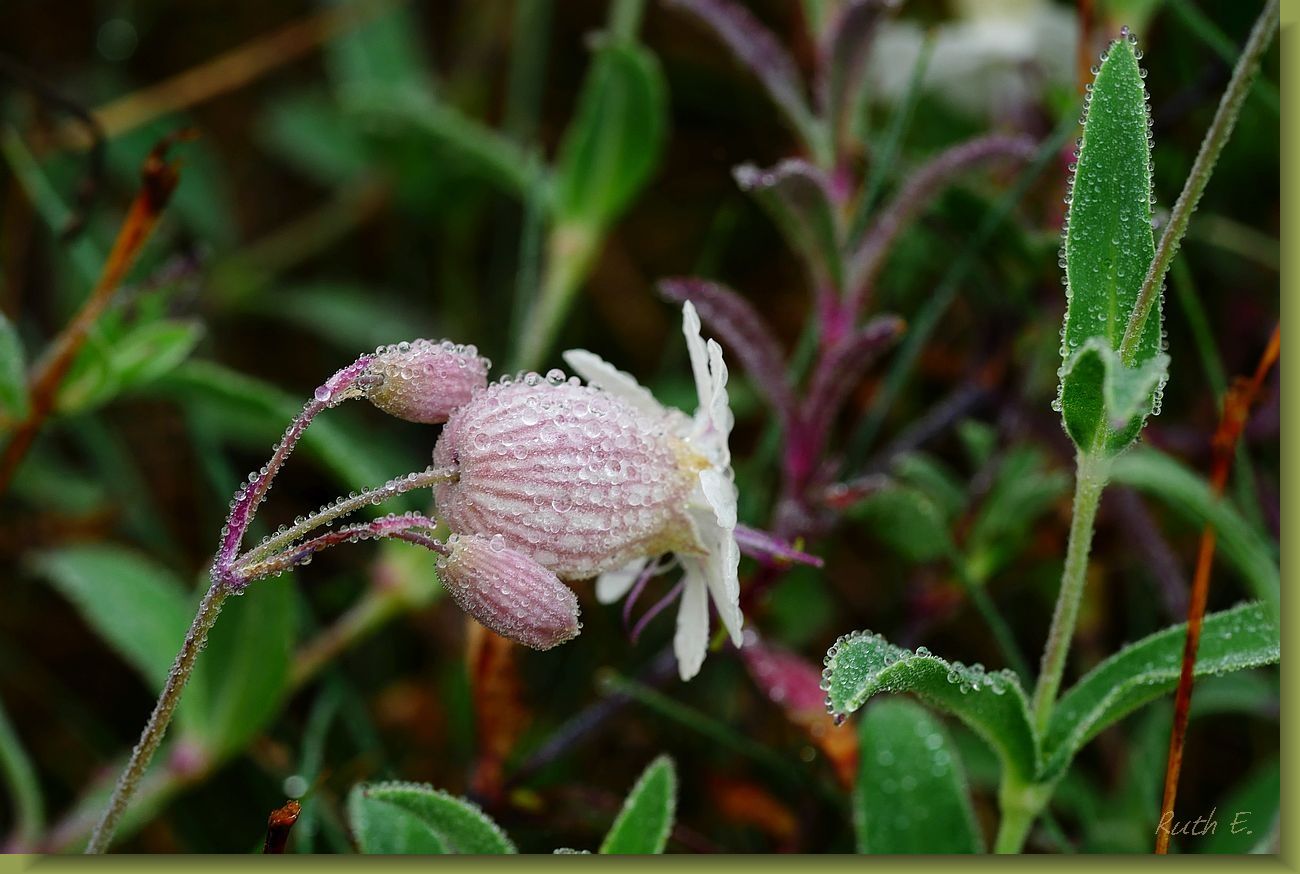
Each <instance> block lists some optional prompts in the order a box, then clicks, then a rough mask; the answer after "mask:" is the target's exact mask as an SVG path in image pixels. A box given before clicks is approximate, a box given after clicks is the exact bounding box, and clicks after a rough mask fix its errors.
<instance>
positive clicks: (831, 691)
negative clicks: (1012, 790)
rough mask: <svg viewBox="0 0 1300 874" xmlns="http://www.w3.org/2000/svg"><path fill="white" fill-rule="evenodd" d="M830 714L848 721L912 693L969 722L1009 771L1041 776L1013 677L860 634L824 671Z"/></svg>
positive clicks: (837, 650)
mask: <svg viewBox="0 0 1300 874" xmlns="http://www.w3.org/2000/svg"><path fill="white" fill-rule="evenodd" d="M822 688H823V689H825V690H826V703H827V707H828V708H829V709H830V711H831V712H832V713H833V714H836V715H838V716H846V715H848V714H850V713H852V712H854V711H855V710H857V709H858V708H860V707H862V705H864V704H866V703H867V700H868V699H869V698H871V696H873V695H875V694H877V693H880V692H895V693H902V692H911V693H912V694H914V695H916V696H917V697H918V698H920V699H921V700H922V701H924V702H925V703H927V704H929V705H930V706H932V707H934V708H936V709H938V710H942V711H945V712H947V713H951V714H952V715H954V716H956V717H957V718H958V719H960V720H961V721H962V722H964V723H966V725H967V726H969V727H970V729H971V730H972V731H974V732H975V733H976V734H978V735H979V736H980V737H981V738H983V739H984V741H985V742H986V743H987V744H989V746H991V747H992V748H993V750H994V751H995V752H996V753H997V754H998V758H999V759H1000V760H1001V762H1002V767H1003V769H1004V770H1005V771H1007V772H1009V773H1010V774H1011V775H1012V776H1014V777H1016V778H1018V779H1020V780H1025V781H1027V780H1031V779H1032V778H1033V776H1034V774H1035V772H1036V771H1037V765H1038V742H1037V739H1036V737H1035V735H1034V731H1033V728H1032V727H1031V723H1030V721H1029V709H1028V704H1027V702H1026V699H1025V693H1024V690H1022V689H1021V688H1020V681H1019V680H1018V679H1017V678H1016V675H1015V674H1014V673H1013V672H1011V671H995V672H992V673H989V672H986V671H985V670H984V667H983V666H982V665H979V664H975V665H971V666H969V667H968V666H966V665H963V664H961V663H960V662H950V661H947V660H946V659H942V658H939V657H938V656H936V655H933V654H931V653H930V651H929V650H927V649H925V648H924V647H920V648H918V649H917V650H916V651H915V652H913V651H912V650H910V649H904V648H903V647H900V646H895V645H894V644H892V643H889V642H888V641H887V640H885V639H884V638H883V637H881V636H880V635H879V634H874V633H872V632H870V631H860V632H857V633H854V634H850V635H846V636H845V637H842V638H840V639H839V640H838V641H836V643H835V645H834V646H832V647H831V648H830V650H829V651H828V652H827V653H826V669H825V670H824V671H823V672H822Z"/></svg>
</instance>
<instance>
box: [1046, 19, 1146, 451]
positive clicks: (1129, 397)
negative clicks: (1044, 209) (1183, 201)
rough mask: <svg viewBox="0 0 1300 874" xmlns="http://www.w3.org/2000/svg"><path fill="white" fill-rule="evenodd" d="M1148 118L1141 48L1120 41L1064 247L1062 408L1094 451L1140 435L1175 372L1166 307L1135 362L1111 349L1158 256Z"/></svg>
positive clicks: (1083, 150) (1087, 133) (1107, 70)
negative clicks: (1165, 330) (1165, 365)
mask: <svg viewBox="0 0 1300 874" xmlns="http://www.w3.org/2000/svg"><path fill="white" fill-rule="evenodd" d="M1148 119H1149V114H1148V112H1147V104H1146V97H1145V93H1144V90H1143V85H1142V75H1141V70H1140V69H1139V68H1138V61H1137V57H1136V54H1135V49H1134V46H1133V44H1132V43H1131V42H1130V41H1129V40H1128V39H1120V40H1117V41H1115V42H1114V43H1112V44H1111V45H1110V47H1109V48H1108V49H1107V52H1106V54H1105V55H1104V60H1103V61H1102V64H1101V67H1100V70H1099V72H1098V73H1097V77H1096V81H1095V82H1094V83H1093V87H1092V91H1091V97H1090V103H1089V106H1088V109H1087V120H1086V122H1085V124H1084V127H1083V138H1082V140H1081V145H1080V148H1079V158H1078V165H1077V170H1076V172H1075V176H1074V179H1073V182H1072V184H1071V193H1070V209H1069V215H1068V223H1067V228H1066V233H1065V242H1064V246H1063V255H1064V262H1065V263H1064V267H1065V276H1066V283H1067V288H1066V297H1067V300H1068V303H1067V306H1066V313H1065V330H1064V333H1063V338H1062V345H1061V354H1062V358H1063V364H1062V368H1061V389H1060V397H1059V399H1058V406H1059V408H1060V411H1061V414H1062V419H1063V421H1064V423H1065V428H1066V431H1067V433H1069V435H1070V438H1071V439H1072V440H1074V442H1075V444H1076V445H1078V446H1079V447H1080V448H1081V449H1083V450H1084V451H1085V452H1092V451H1100V452H1103V453H1107V454H1110V453H1114V452H1117V451H1119V450H1121V449H1123V448H1125V447H1127V446H1128V445H1129V444H1131V443H1132V442H1133V441H1134V440H1135V439H1137V435H1138V433H1139V432H1140V431H1141V430H1142V426H1143V424H1144V423H1145V420H1146V417H1147V415H1148V414H1150V412H1151V411H1152V409H1153V408H1156V407H1158V406H1159V402H1158V395H1159V392H1160V390H1161V386H1162V384H1163V381H1164V377H1165V374H1164V372H1163V370H1162V369H1161V368H1160V367H1159V366H1156V367H1154V368H1153V367H1152V363H1153V362H1154V361H1156V359H1157V358H1158V356H1160V355H1161V351H1160V347H1161V338H1162V326H1161V318H1160V315H1159V312H1158V310H1157V312H1156V313H1155V314H1153V317H1152V318H1150V319H1148V320H1147V323H1146V325H1145V327H1144V330H1143V333H1142V336H1141V342H1140V343H1139V344H1138V348H1137V350H1136V354H1135V356H1134V360H1133V361H1132V362H1131V366H1130V367H1125V366H1123V365H1121V364H1120V363H1119V362H1118V360H1113V359H1115V356H1113V355H1107V354H1106V353H1107V352H1114V351H1115V350H1118V349H1119V346H1120V341H1121V340H1122V338H1123V336H1124V331H1125V328H1126V327H1127V325H1128V321H1129V318H1130V316H1131V315H1132V312H1133V309H1134V305H1135V303H1136V301H1137V296H1138V291H1139V289H1140V288H1141V286H1142V280H1143V279H1144V278H1145V276H1146V272H1147V267H1148V266H1149V265H1150V264H1151V261H1152V259H1153V258H1154V257H1155V238H1154V235H1153V233H1152V230H1151V200H1150V198H1151V193H1152V188H1151V147H1150V144H1149V143H1148V139H1147V137H1148V131H1149V128H1148ZM1110 402H1115V403H1118V404H1120V407H1121V408H1120V409H1109V403H1110ZM1116 420H1117V421H1118V422H1119V423H1120V424H1119V427H1114V426H1113V422H1114V421H1116Z"/></svg>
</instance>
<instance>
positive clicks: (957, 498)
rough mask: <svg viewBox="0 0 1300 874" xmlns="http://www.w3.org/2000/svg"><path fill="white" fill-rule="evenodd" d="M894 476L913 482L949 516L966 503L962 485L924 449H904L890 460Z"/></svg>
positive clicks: (947, 468) (903, 480)
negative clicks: (906, 450)
mask: <svg viewBox="0 0 1300 874" xmlns="http://www.w3.org/2000/svg"><path fill="white" fill-rule="evenodd" d="M892 470H893V473H894V476H895V477H896V478H897V479H899V480H900V481H902V482H905V483H908V484H910V485H913V486H916V487H917V488H918V489H920V490H921V491H923V492H925V494H926V495H927V496H928V497H929V498H930V500H931V501H933V502H934V505H935V507H936V508H938V510H939V511H940V512H941V513H942V514H943V518H945V519H949V520H951V519H952V518H953V517H954V516H956V515H957V514H958V513H960V512H961V511H962V509H963V508H964V507H965V506H966V486H965V484H964V483H963V482H962V481H961V478H960V477H958V476H957V474H956V473H955V472H954V471H953V470H952V468H950V467H949V466H948V465H947V464H945V463H944V462H942V461H940V460H939V459H938V458H935V457H934V456H933V455H929V454H927V453H924V452H908V453H907V454H905V455H903V456H901V457H899V458H898V459H896V460H895V461H894V464H893V467H892Z"/></svg>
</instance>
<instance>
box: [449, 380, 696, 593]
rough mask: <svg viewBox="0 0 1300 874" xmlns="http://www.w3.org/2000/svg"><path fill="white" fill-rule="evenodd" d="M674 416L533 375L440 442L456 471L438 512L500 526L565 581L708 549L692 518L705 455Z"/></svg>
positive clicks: (478, 406)
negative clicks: (677, 427)
mask: <svg viewBox="0 0 1300 874" xmlns="http://www.w3.org/2000/svg"><path fill="white" fill-rule="evenodd" d="M670 425H671V420H669V419H668V418H667V417H666V416H663V415H654V414H652V413H650V412H647V411H644V410H640V409H637V408H635V407H634V406H632V405H631V404H629V403H628V402H627V401H624V400H622V399H621V398H619V397H617V396H615V395H612V394H609V393H608V392H604V391H601V390H599V389H595V388H592V387H590V386H585V385H579V384H577V383H576V382H575V381H571V382H564V381H563V374H561V373H560V372H559V371H552V374H551V375H550V376H549V377H548V378H547V379H542V378H540V377H538V376H537V375H536V374H529V375H528V376H526V377H524V378H523V379H520V380H516V381H514V382H504V383H496V384H494V385H492V386H490V387H489V388H488V389H487V390H486V391H484V392H480V393H478V394H476V395H475V396H474V397H473V399H471V400H470V402H469V403H468V404H466V405H465V406H464V407H462V408H460V409H459V410H457V411H456V412H455V413H454V414H453V415H452V417H451V418H450V419H449V420H448V422H447V425H446V426H445V427H444V428H443V431H442V435H441V436H440V437H439V439H438V444H437V446H436V447H435V448H434V451H433V459H434V464H435V465H437V466H439V467H454V468H455V469H456V470H457V471H458V479H457V480H456V481H455V482H449V483H445V484H442V485H439V486H438V489H437V495H436V500H437V506H438V512H439V514H440V515H441V516H442V517H443V520H444V521H445V522H446V523H447V525H448V526H449V527H450V528H451V529H452V530H453V531H456V532H459V533H461V534H484V535H493V534H500V535H502V536H503V537H504V538H505V541H506V543H507V545H509V546H510V547H511V548H512V549H517V550H519V551H520V552H523V553H524V554H526V555H528V556H531V557H532V558H533V559H534V560H535V561H537V562H538V563H539V564H541V565H542V566H544V567H546V568H549V569H550V570H552V571H554V572H555V573H556V574H558V575H559V576H560V577H561V578H563V579H583V578H586V577H592V576H595V575H597V574H599V573H602V572H604V571H607V570H613V569H614V568H619V567H623V566H624V565H626V564H627V563H628V562H629V561H631V560H632V559H634V558H638V557H644V556H649V555H657V554H659V553H661V552H669V551H685V552H699V551H700V550H701V547H700V546H699V544H698V542H697V537H696V534H695V529H694V526H693V525H692V523H691V521H690V519H689V518H688V517H687V516H686V506H687V500H688V498H689V496H690V495H691V492H692V489H693V488H694V486H695V482H696V480H698V478H699V470H700V469H702V467H703V466H706V465H707V462H706V461H704V460H703V459H701V458H699V457H698V456H697V455H695V454H694V453H693V452H692V451H691V450H690V449H689V447H687V446H686V444H685V443H684V442H683V441H682V440H681V439H679V438H678V437H676V436H675V435H674V434H673V432H672V429H671V427H670Z"/></svg>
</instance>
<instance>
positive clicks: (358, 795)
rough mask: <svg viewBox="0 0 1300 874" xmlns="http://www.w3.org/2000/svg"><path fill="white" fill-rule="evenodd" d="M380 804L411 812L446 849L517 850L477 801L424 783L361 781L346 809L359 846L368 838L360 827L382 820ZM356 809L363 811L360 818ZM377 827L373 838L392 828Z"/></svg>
mask: <svg viewBox="0 0 1300 874" xmlns="http://www.w3.org/2000/svg"><path fill="white" fill-rule="evenodd" d="M384 808H388V809H390V810H393V811H397V812H403V813H407V814H409V815H411V816H414V817H415V818H416V819H418V820H419V821H420V822H421V823H423V825H424V826H425V828H427V829H428V831H429V832H430V833H431V834H432V835H433V836H434V837H435V838H436V839H437V840H438V841H440V842H441V843H442V845H443V847H444V848H445V849H444V850H443V852H446V853H466V854H470V853H472V854H493V855H500V854H503V853H515V852H517V851H516V850H515V845H514V844H513V843H511V841H510V839H509V838H508V837H506V834H505V832H503V831H501V828H500V827H499V826H498V825H497V824H496V823H495V822H493V821H492V820H491V819H490V818H489V817H488V816H487V814H485V813H483V811H482V810H480V809H479V808H478V806H477V805H474V804H471V803H470V802H468V801H464V800H462V799H460V798H455V797H453V796H451V795H448V794H447V793H446V792H441V791H439V790H437V789H434V788H433V787H432V786H429V785H427V784H421V783H397V782H392V783H368V784H366V783H363V784H359V785H358V786H356V787H355V788H353V790H352V794H351V797H350V798H349V800H348V809H349V811H350V812H351V813H352V817H353V819H352V827H353V829H354V830H355V831H356V832H357V840H358V842H359V843H361V845H362V847H363V848H364V847H365V845H366V841H367V840H371V839H372V838H370V837H369V836H368V837H362V835H361V831H362V829H363V828H367V829H368V828H371V827H372V826H373V824H374V823H376V822H379V821H380V820H382V818H383V811H384ZM357 810H362V811H363V815H362V819H361V820H360V821H359V820H358V818H357V815H356V811H357ZM381 829H382V830H381V831H380V832H379V837H376V838H374V840H376V841H378V840H379V839H380V838H382V836H383V835H385V834H391V832H392V827H391V826H389V825H386V824H384V825H381ZM422 852H435V851H433V850H426V851H422Z"/></svg>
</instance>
